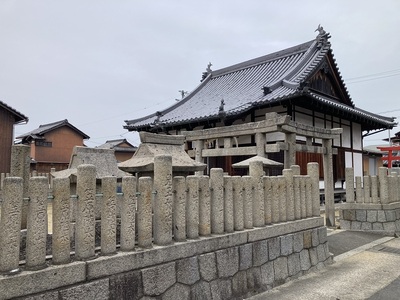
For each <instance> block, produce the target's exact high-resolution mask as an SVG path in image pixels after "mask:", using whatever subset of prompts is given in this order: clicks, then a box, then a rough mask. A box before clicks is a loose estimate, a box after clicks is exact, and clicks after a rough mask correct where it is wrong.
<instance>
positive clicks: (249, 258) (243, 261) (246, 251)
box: [239, 243, 253, 270]
mask: <svg viewBox="0 0 400 300" xmlns="http://www.w3.org/2000/svg"><path fill="white" fill-rule="evenodd" d="M252 266H253V244H252V243H250V244H246V245H242V246H239V270H247V269H249V268H251V267H252Z"/></svg>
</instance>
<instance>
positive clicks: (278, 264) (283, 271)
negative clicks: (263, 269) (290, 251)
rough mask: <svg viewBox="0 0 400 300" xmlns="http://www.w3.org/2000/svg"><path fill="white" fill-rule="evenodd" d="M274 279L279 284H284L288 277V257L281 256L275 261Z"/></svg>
mask: <svg viewBox="0 0 400 300" xmlns="http://www.w3.org/2000/svg"><path fill="white" fill-rule="evenodd" d="M274 277H275V281H277V282H278V283H283V281H284V280H285V279H286V278H287V277H288V262H287V257H282V256H281V257H278V258H277V259H276V260H274Z"/></svg>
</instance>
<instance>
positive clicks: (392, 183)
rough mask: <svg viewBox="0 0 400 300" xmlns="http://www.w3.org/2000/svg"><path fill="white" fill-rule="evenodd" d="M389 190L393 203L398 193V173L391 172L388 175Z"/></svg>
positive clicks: (390, 199)
mask: <svg viewBox="0 0 400 300" xmlns="http://www.w3.org/2000/svg"><path fill="white" fill-rule="evenodd" d="M387 179H388V188H389V189H388V191H389V203H393V202H395V201H396V200H395V199H396V193H397V174H396V173H391V174H390V175H389V176H388V178H387Z"/></svg>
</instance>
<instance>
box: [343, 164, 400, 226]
mask: <svg viewBox="0 0 400 300" xmlns="http://www.w3.org/2000/svg"><path fill="white" fill-rule="evenodd" d="M389 170H390V169H388V168H386V167H380V168H379V172H378V176H363V177H361V176H356V177H354V170H353V169H352V168H346V203H343V204H340V205H339V209H340V210H341V221H340V227H341V228H342V229H351V230H365V231H376V232H381V233H385V234H394V233H396V232H398V231H400V176H399V175H398V174H397V173H396V172H391V173H390V174H388V171H389Z"/></svg>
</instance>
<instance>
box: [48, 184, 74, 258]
mask: <svg viewBox="0 0 400 300" xmlns="http://www.w3.org/2000/svg"><path fill="white" fill-rule="evenodd" d="M52 182H53V194H54V199H53V218H52V229H53V237H52V254H53V259H52V262H53V264H55V265H57V264H67V263H69V261H70V260H71V259H70V251H71V244H70V239H71V238H70V227H71V223H70V210H71V208H70V197H71V195H70V193H69V185H70V179H69V178H54V180H53V181H52Z"/></svg>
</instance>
